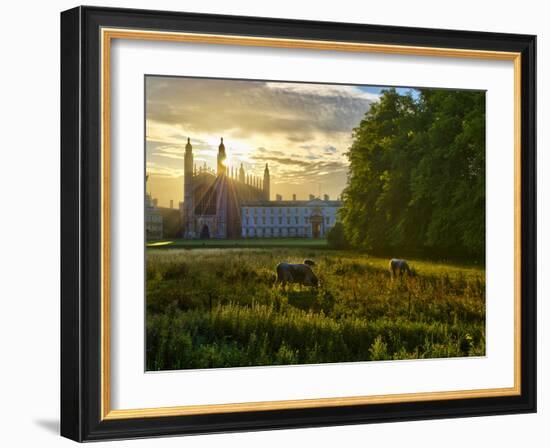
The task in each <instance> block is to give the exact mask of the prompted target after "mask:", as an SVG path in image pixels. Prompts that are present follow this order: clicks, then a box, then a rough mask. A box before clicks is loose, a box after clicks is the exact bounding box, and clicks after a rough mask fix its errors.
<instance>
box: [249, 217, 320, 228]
mask: <svg viewBox="0 0 550 448" xmlns="http://www.w3.org/2000/svg"><path fill="white" fill-rule="evenodd" d="M330 222H331V221H330V217H329V216H327V217H326V218H325V223H326V224H327V226H329V225H330ZM277 223H278V224H279V225H283V218H282V217H281V216H279V218H278V219H277V220H276V219H275V218H273V217H272V218H265V217H263V218H261V219H260V218H256V217H254V218H244V225H247V226H248V225H251V224H254V225H255V226H257V225H264V226H265V225H267V224H270V225H272V226H273V225H275V224H277ZM285 223H286V224H287V225H290V224H300V218H299V217H298V216H296V217H295V218H291V217H290V216H288V217H287V218H286V221H285ZM304 223H305V224H309V218H307V217H305V218H304Z"/></svg>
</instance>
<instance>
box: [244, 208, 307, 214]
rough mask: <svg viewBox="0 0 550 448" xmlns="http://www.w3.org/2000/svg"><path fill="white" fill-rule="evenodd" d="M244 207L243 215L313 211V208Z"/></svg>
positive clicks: (305, 212)
mask: <svg viewBox="0 0 550 448" xmlns="http://www.w3.org/2000/svg"><path fill="white" fill-rule="evenodd" d="M243 208H244V214H245V216H249V215H254V216H257V215H260V214H261V215H266V214H269V215H271V216H273V215H275V214H278V215H282V214H286V215H291V214H294V215H300V214H302V215H304V214H305V215H309V214H310V213H313V211H314V209H311V210H310V209H309V208H298V207H296V208H290V207H287V208H286V209H285V208H284V207H250V208H249V207H243ZM260 210H261V213H260ZM266 210H269V213H268V212H266ZM283 212H286V213H283Z"/></svg>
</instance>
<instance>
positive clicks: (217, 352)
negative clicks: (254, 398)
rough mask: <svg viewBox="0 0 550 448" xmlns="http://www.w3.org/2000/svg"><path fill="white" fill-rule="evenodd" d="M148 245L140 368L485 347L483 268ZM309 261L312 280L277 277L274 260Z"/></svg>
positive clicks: (469, 352) (331, 253)
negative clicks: (405, 268)
mask: <svg viewBox="0 0 550 448" xmlns="http://www.w3.org/2000/svg"><path fill="white" fill-rule="evenodd" d="M165 247H166V246H159V247H155V246H153V247H149V248H147V262H146V279H147V282H146V294H147V322H146V325H147V341H146V347H147V356H146V358H147V370H175V369H200V368H220V367H238V366H261V365H283V364H285V365H286V364H309V363H328V362H352V361H370V360H391V359H394V360H396V359H419V358H442V357H462V356H481V355H484V354H485V272H484V270H483V269H480V268H476V267H464V266H456V265H448V264H438V263H431V262H425V261H417V260H412V261H410V263H411V266H412V267H414V269H415V270H416V271H417V276H415V277H412V278H407V279H402V280H392V279H391V278H390V275H389V272H388V269H387V264H388V260H387V259H381V258H373V257H369V256H367V255H365V254H361V253H357V252H353V251H335V250H330V249H318V248H315V247H307V246H303V245H300V244H295V246H294V247H286V248H279V247H276V245H275V247H268V248H253V247H248V248H231V247H227V248H215V247H205V248H191V249H189V248H187V249H186V248H177V246H176V248H172V249H166V248H165ZM304 258H311V259H313V260H315V262H316V264H317V265H316V266H315V267H314V271H315V273H316V275H317V276H318V277H319V280H320V282H321V285H320V287H319V288H318V289H312V288H307V287H300V286H298V285H293V286H290V287H287V289H286V290H283V289H282V288H280V287H274V281H275V266H276V265H277V263H279V262H280V261H288V262H301V261H302V260H303V259H304Z"/></svg>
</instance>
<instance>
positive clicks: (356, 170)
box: [341, 89, 485, 260]
mask: <svg viewBox="0 0 550 448" xmlns="http://www.w3.org/2000/svg"><path fill="white" fill-rule="evenodd" d="M348 158H349V161H350V178H349V183H348V186H347V188H346V189H345V191H344V194H343V198H344V207H343V209H342V211H341V214H342V221H343V224H344V228H345V234H346V237H347V239H348V241H349V242H350V243H351V244H352V246H354V247H360V248H364V249H367V250H369V251H372V252H374V253H379V254H391V255H393V254H396V253H398V254H413V255H414V254H416V255H422V256H430V257H434V256H446V257H448V258H451V259H453V258H455V259H460V258H469V259H474V260H482V259H483V258H484V254H485V93H484V92H472V91H449V90H434V89H426V90H423V89H421V90H420V95H419V97H418V98H417V99H413V97H412V96H410V95H399V94H398V93H397V92H396V91H395V90H394V89H389V90H386V91H384V93H383V95H382V97H381V99H380V101H379V102H378V103H375V104H373V105H372V107H371V109H370V110H369V111H368V112H367V114H366V115H365V117H364V119H363V120H362V121H361V123H360V125H359V126H358V127H357V128H356V129H355V130H354V132H353V143H352V145H351V147H350V150H349V152H348Z"/></svg>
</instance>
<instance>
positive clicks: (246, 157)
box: [145, 76, 378, 197]
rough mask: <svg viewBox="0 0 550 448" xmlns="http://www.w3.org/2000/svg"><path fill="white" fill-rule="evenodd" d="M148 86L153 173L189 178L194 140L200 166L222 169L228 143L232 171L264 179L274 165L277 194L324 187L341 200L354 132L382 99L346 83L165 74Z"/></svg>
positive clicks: (148, 137)
mask: <svg viewBox="0 0 550 448" xmlns="http://www.w3.org/2000/svg"><path fill="white" fill-rule="evenodd" d="M145 82H146V151H147V152H146V155H147V162H148V163H147V171H148V173H150V174H152V175H153V176H157V177H158V178H160V177H162V178H163V179H173V178H176V177H178V176H181V175H183V159H184V154H185V145H186V143H187V138H188V137H190V138H191V143H192V145H193V154H194V160H195V163H197V164H200V165H202V164H203V163H206V164H207V165H208V166H210V167H215V165H216V156H217V153H218V145H219V142H220V137H224V143H225V147H226V153H227V158H228V159H227V163H228V165H229V166H231V167H239V166H240V165H241V163H242V164H243V166H244V168H245V170H246V171H247V173H249V174H252V175H255V176H263V170H264V167H265V163H268V164H269V168H270V172H271V179H272V185H273V188H272V195H273V196H274V195H275V193H279V192H280V193H282V194H284V195H286V194H289V192H290V191H292V192H295V193H297V194H298V195H304V194H305V193H306V192H310V193H314V194H317V193H318V185H319V184H322V189H323V191H322V193H330V194H331V196H333V197H336V196H338V195H339V194H341V191H342V189H343V188H344V186H345V183H346V178H347V170H348V160H347V158H346V157H345V156H344V153H345V152H346V151H347V149H348V148H349V146H350V145H351V138H352V130H353V128H355V127H357V125H358V124H359V122H360V121H361V119H362V118H363V117H364V114H365V113H366V112H367V111H368V110H369V108H370V106H371V104H372V103H373V102H375V101H377V100H378V95H376V94H374V93H371V92H366V91H364V90H362V89H361V88H359V87H356V86H344V85H330V84H305V83H290V82H264V81H243V80H220V79H203V78H180V77H160V76H147V77H146V81H145ZM166 182H168V181H166ZM174 185H175V183H174ZM166 194H167V193H166ZM178 194H181V192H179V193H178ZM172 196H173V197H176V195H175V194H173V195H172ZM306 197H307V196H306Z"/></svg>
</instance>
